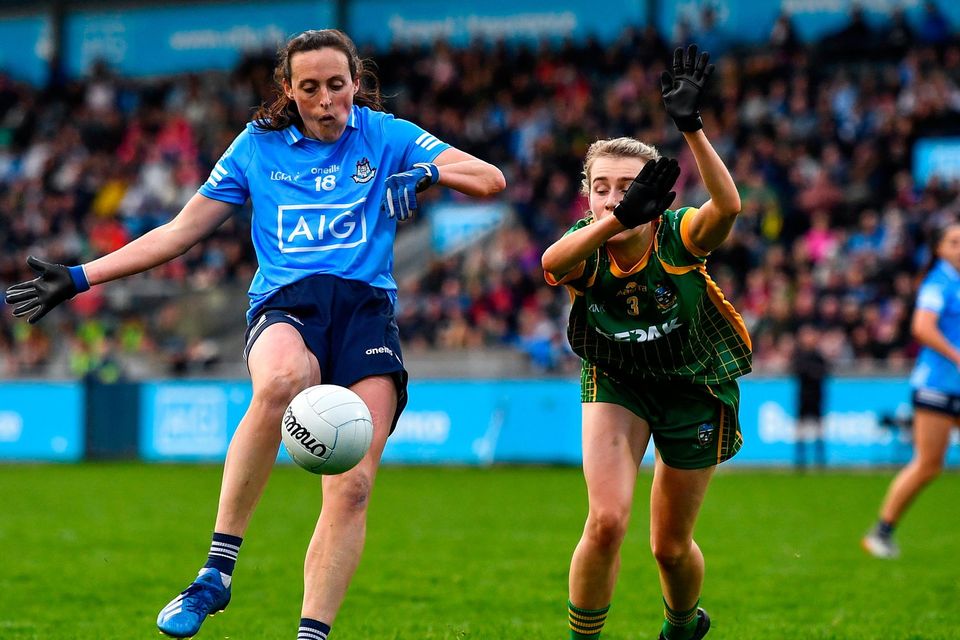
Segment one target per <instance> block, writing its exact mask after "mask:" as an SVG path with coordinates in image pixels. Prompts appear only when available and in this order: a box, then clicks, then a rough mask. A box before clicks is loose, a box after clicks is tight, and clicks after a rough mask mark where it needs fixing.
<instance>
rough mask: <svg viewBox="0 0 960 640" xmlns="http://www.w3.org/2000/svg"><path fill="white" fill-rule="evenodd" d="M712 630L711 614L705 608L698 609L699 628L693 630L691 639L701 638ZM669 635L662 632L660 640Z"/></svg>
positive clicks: (698, 639)
mask: <svg viewBox="0 0 960 640" xmlns="http://www.w3.org/2000/svg"><path fill="white" fill-rule="evenodd" d="M709 630H710V616H708V615H707V612H706V611H704V610H703V609H697V628H696V630H695V631H694V632H693V635H692V636H690V640H700V639H701V638H702V637H703V636H705V635H707V631H709ZM666 639H667V637H666V636H665V635H663V632H662V631H661V632H660V639H659V640H666Z"/></svg>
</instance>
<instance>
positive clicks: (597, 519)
mask: <svg viewBox="0 0 960 640" xmlns="http://www.w3.org/2000/svg"><path fill="white" fill-rule="evenodd" d="M629 520H630V513H629V511H625V510H620V509H602V510H596V511H591V512H590V515H589V517H588V518H587V527H586V534H587V536H588V537H589V538H590V540H592V541H593V543H594V544H595V545H597V546H598V547H600V548H603V549H616V548H619V547H620V543H621V542H623V538H624V536H626V535H627V524H628V523H629Z"/></svg>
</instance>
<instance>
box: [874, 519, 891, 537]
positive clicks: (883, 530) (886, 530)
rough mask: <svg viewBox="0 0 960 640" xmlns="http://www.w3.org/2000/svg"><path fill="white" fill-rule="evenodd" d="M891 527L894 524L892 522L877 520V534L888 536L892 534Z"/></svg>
mask: <svg viewBox="0 0 960 640" xmlns="http://www.w3.org/2000/svg"><path fill="white" fill-rule="evenodd" d="M893 527H894V524H893V523H892V522H887V521H886V520H880V521H878V522H877V535H878V536H880V537H881V538H889V537H890V536H892V535H893Z"/></svg>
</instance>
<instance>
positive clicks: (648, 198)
mask: <svg viewBox="0 0 960 640" xmlns="http://www.w3.org/2000/svg"><path fill="white" fill-rule="evenodd" d="M679 177H680V167H679V166H678V165H677V161H676V160H671V159H669V158H660V159H659V160H650V161H649V162H647V164H645V165H643V169H641V170H640V173H638V174H637V177H636V178H634V179H633V184H631V185H630V188H629V189H627V192H626V193H625V194H624V196H623V200H621V201H620V204H618V205H617V207H616V208H615V209H614V210H613V215H615V216H616V217H617V220H619V221H620V224H622V225H623V226H625V227H627V228H628V229H632V228H634V227H637V226H640V225H641V224H644V223H646V222H650V221H651V220H655V219H656V218H659V217H660V216H661V215H663V212H664V211H665V210H666V208H667V207H669V206H670V203H671V202H673V199H674V198H675V197H676V196H677V194H676V192H674V191H670V189H672V188H673V185H674V183H675V182H676V181H677V178H679Z"/></svg>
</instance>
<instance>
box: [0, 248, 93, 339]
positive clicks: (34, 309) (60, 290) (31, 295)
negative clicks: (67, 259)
mask: <svg viewBox="0 0 960 640" xmlns="http://www.w3.org/2000/svg"><path fill="white" fill-rule="evenodd" d="M27 264H28V265H30V268H31V269H33V270H34V271H36V272H37V273H38V274H39V276H38V277H36V278H34V279H33V280H27V281H26V282H21V283H20V284H15V285H13V286H12V287H10V288H9V289H7V295H6V302H7V304H12V305H14V307H13V315H15V316H17V317H18V318H22V317H23V316H27V322H29V323H30V324H36V322H37V321H39V320H40V318H42V317H43V316H45V315H47V313H48V312H49V311H50V310H51V309H53V308H54V307H56V306H57V305H58V304H60V303H61V302H64V301H66V300H69V299H70V298H72V297H73V296H75V295H77V294H78V293H82V292H84V291H86V290H87V289H89V288H90V283H89V282H87V275H86V274H85V273H84V272H83V267H80V266H77V267H66V266H64V265H62V264H53V263H51V262H44V261H43V260H40V259H39V258H34V257H33V256H30V257H29V258H27Z"/></svg>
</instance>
